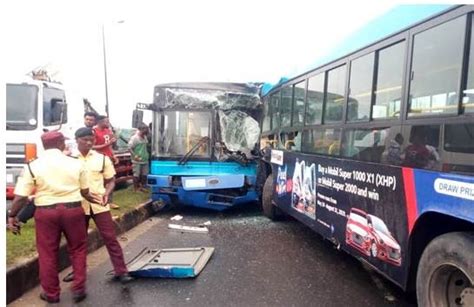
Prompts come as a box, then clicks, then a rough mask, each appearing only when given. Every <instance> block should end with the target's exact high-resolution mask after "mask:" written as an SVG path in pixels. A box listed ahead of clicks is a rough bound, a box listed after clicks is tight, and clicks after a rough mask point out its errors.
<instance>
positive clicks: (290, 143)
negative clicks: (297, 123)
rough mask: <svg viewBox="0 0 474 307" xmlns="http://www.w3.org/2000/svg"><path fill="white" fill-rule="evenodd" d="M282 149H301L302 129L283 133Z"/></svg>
mask: <svg viewBox="0 0 474 307" xmlns="http://www.w3.org/2000/svg"><path fill="white" fill-rule="evenodd" d="M280 139H281V145H282V146H283V147H282V149H286V150H290V151H301V131H292V132H287V133H281V135H280Z"/></svg>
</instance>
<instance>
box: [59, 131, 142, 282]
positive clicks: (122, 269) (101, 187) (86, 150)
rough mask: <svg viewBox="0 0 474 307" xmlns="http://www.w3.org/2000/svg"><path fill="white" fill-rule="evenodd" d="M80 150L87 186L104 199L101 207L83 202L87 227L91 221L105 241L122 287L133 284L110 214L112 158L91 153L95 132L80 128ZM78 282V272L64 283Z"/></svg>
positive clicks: (78, 145)
mask: <svg viewBox="0 0 474 307" xmlns="http://www.w3.org/2000/svg"><path fill="white" fill-rule="evenodd" d="M75 137H76V142H77V149H78V156H77V158H78V159H79V161H81V162H82V163H83V165H84V167H85V169H86V170H87V174H88V175H87V182H88V184H89V188H90V190H91V192H93V193H95V194H98V195H100V196H101V197H102V202H101V203H96V202H91V201H89V200H87V199H83V200H82V207H83V208H84V212H85V214H86V227H89V222H90V219H91V218H92V219H93V220H94V222H95V224H96V226H97V229H98V230H99V233H100V235H101V237H102V239H103V240H104V243H105V246H106V247H107V251H108V253H109V256H110V260H111V262H112V265H113V267H114V271H115V277H114V279H115V280H119V281H121V282H122V283H126V282H129V281H131V280H132V279H133V278H132V277H131V276H130V275H129V274H128V270H127V266H126V265H125V260H124V257H123V251H122V247H121V246H120V244H119V242H118V241H117V236H116V234H115V226H114V222H113V220H112V215H111V214H110V207H109V205H108V203H109V202H108V197H109V195H110V193H112V191H113V190H114V187H115V177H114V176H115V169H114V166H113V164H112V162H111V160H110V158H109V157H107V156H105V155H103V154H101V153H98V152H97V151H95V150H92V146H93V145H94V139H95V136H94V130H92V129H91V128H87V127H84V128H79V129H78V130H77V131H76V133H75ZM74 279H75V271H74V272H73V273H70V274H68V275H67V276H66V277H65V278H64V279H63V280H64V281H66V282H68V281H72V280H74Z"/></svg>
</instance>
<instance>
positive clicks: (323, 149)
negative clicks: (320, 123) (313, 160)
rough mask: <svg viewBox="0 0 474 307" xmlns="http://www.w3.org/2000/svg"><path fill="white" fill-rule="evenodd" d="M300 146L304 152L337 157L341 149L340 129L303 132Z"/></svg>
mask: <svg viewBox="0 0 474 307" xmlns="http://www.w3.org/2000/svg"><path fill="white" fill-rule="evenodd" d="M302 146H303V147H302V149H303V151H304V152H308V153H319V154H324V155H331V156H338V155H339V152H340V148H341V129H339V128H336V129H334V128H326V129H322V128H319V129H313V130H305V131H304V132H303V142H302Z"/></svg>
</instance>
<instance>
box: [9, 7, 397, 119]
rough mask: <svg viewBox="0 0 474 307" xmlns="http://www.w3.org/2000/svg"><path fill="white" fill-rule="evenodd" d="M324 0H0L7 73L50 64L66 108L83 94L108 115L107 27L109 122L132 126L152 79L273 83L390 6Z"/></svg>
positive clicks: (16, 74)
mask: <svg viewBox="0 0 474 307" xmlns="http://www.w3.org/2000/svg"><path fill="white" fill-rule="evenodd" d="M318 2H319V3H324V4H318ZM318 2H316V1H299V0H291V1H289V0H288V1H276V2H275V1H256V0H254V1H243V0H240V1H203V0H200V1H167V2H162V1H114V2H99V1H81V2H75V4H72V2H70V1H46V0H42V1H8V2H7V3H6V2H3V4H2V7H3V8H2V11H3V14H2V15H3V16H4V17H2V23H3V29H4V30H6V31H5V32H6V33H5V34H6V40H4V42H6V44H2V45H4V46H7V47H8V48H4V50H3V51H4V52H6V57H5V60H6V61H5V65H4V69H2V70H3V72H2V73H3V74H5V77H7V78H8V80H12V79H14V78H19V77H22V76H23V75H25V74H26V73H28V72H29V71H31V70H32V69H34V68H37V67H40V66H46V67H47V69H48V70H50V71H51V72H52V73H54V74H55V78H56V79H59V80H60V81H62V83H63V84H64V85H65V87H66V88H67V89H68V90H69V92H68V93H67V94H66V95H67V98H68V101H69V103H70V104H71V103H74V104H77V105H79V104H81V103H82V102H81V101H80V100H79V98H81V97H86V98H88V99H89V100H90V101H91V102H92V103H93V104H94V106H96V108H97V109H98V110H99V111H101V112H103V111H104V105H105V86H104V67H103V52H102V32H101V28H102V25H104V27H105V37H106V50H107V75H108V89H109V104H110V107H109V108H110V115H111V121H112V122H113V123H115V125H117V126H121V127H126V126H130V125H131V111H132V110H133V109H134V108H135V104H136V102H146V103H150V102H151V100H152V96H153V87H154V85H157V84H160V83H166V82H183V81H232V82H252V81H256V82H271V83H274V82H277V81H278V80H279V78H280V77H282V76H291V75H294V74H297V73H301V72H303V71H305V70H308V69H309V68H310V67H311V63H313V62H314V61H315V59H317V58H318V57H320V56H322V55H325V54H326V53H327V52H328V51H329V50H330V49H331V48H333V47H334V46H335V45H337V44H338V42H340V41H342V40H343V39H344V37H347V36H348V35H350V33H351V32H353V31H356V30H357V29H358V28H360V27H361V26H363V25H364V24H365V23H367V22H369V21H370V20H372V19H374V18H375V17H377V16H380V15H382V14H384V13H386V12H387V11H388V10H390V9H391V8H393V4H390V3H387V2H378V1H377V2H375V1H374V2H373V3H371V2H363V1H362V2H361V1H354V2H348V3H343V2H338V1H332V2H329V1H318ZM119 21H123V22H122V23H119ZM70 107H72V106H70ZM72 109H75V108H72ZM80 113H81V112H79V113H77V114H72V115H73V116H72V117H74V116H75V115H78V116H79V117H82V114H80ZM69 117H70V118H71V115H70V116H69Z"/></svg>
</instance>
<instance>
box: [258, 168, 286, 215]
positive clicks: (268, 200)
mask: <svg viewBox="0 0 474 307" xmlns="http://www.w3.org/2000/svg"><path fill="white" fill-rule="evenodd" d="M262 194H263V195H262V210H263V215H265V216H266V217H268V218H269V219H271V220H273V221H275V220H278V219H279V218H281V217H282V212H281V210H280V209H279V208H277V207H276V206H274V205H273V204H272V196H273V175H270V176H268V177H267V180H265V185H264V186H263V193H262Z"/></svg>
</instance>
